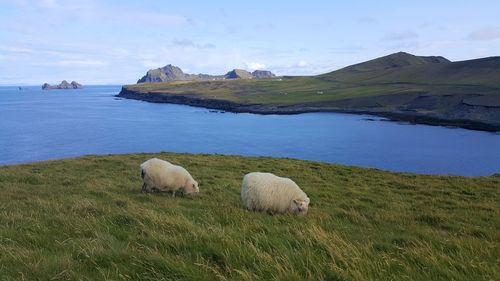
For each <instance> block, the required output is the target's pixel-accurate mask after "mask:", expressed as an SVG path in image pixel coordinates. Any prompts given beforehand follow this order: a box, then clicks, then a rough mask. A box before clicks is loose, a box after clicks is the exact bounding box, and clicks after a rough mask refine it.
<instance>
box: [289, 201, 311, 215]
mask: <svg viewBox="0 0 500 281" xmlns="http://www.w3.org/2000/svg"><path fill="white" fill-rule="evenodd" d="M309 202H310V200H309V198H307V197H306V199H294V200H293V201H292V204H291V206H290V208H291V210H292V213H293V214H294V215H305V214H307V210H308V209H309Z"/></svg>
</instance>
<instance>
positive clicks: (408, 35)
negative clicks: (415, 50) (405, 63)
mask: <svg viewBox="0 0 500 281" xmlns="http://www.w3.org/2000/svg"><path fill="white" fill-rule="evenodd" d="M417 37H418V34H417V33H415V32H414V31H410V30H408V31H399V32H390V33H387V34H386V35H385V36H384V37H383V38H382V39H383V40H384V41H403V40H408V39H415V38H417Z"/></svg>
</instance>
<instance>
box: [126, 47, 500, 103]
mask: <svg viewBox="0 0 500 281" xmlns="http://www.w3.org/2000/svg"><path fill="white" fill-rule="evenodd" d="M498 77H500V57H491V58H485V59H477V60H470V61H462V62H453V63H452V62H449V61H448V60H446V59H445V58H442V57H418V56H414V55H410V54H407V53H396V54H392V55H389V56H385V57H381V58H377V59H375V60H371V61H368V62H364V63H360V64H356V65H353V66H349V67H346V68H343V69H340V70H337V71H334V72H331V73H327V74H323V75H319V76H310V77H283V78H273V79H254V80H226V81H201V82H200V81H177V82H171V83H144V84H136V85H127V86H126V88H127V89H130V90H133V91H138V92H142V93H168V94H182V95H186V94H187V95H194V96H197V97H199V98H202V99H203V98H206V99H221V100H228V101H233V102H236V103H241V104H281V105H290V104H297V103H313V104H319V105H321V104H322V103H324V102H336V101H341V100H348V99H359V98H366V97H376V96H382V95H388V94H405V93H415V92H426V93H430V94H433V95H442V94H444V95H450V94H451V95H462V94H463V95H465V94H482V95H489V94H494V95H495V98H496V99H497V98H498V99H500V81H499V80H498ZM497 96H498V97H497Z"/></svg>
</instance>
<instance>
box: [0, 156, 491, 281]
mask: <svg viewBox="0 0 500 281" xmlns="http://www.w3.org/2000/svg"><path fill="white" fill-rule="evenodd" d="M153 156H154V157H159V158H163V159H168V160H169V161H171V162H173V163H176V164H180V165H183V166H184V167H186V168H187V169H188V170H189V171H190V172H191V174H192V175H193V176H194V177H195V178H196V179H197V180H198V181H199V182H200V190H201V193H200V195H199V196H197V197H187V198H186V197H184V198H182V197H176V198H171V197H170V196H167V195H164V194H142V193H140V189H141V181H140V176H139V168H138V167H139V164H140V163H142V162H143V161H145V160H146V159H149V158H150V157H153ZM250 171H267V172H273V173H275V174H277V175H281V176H288V177H291V178H292V179H294V180H295V181H296V182H297V183H298V184H299V185H300V186H301V187H302V188H303V190H304V191H305V192H306V193H307V194H308V195H309V197H310V198H311V206H310V210H309V213H308V215H307V216H305V217H294V216H291V215H269V214H265V213H264V214H263V213H253V212H249V211H246V210H245V209H244V208H243V206H242V204H241V202H240V197H239V188H240V183H241V179H242V177H243V175H244V174H245V173H247V172H250ZM499 188H500V177H499V176H491V177H481V178H464V177H450V176H427V175H414V174H402V173H390V172H384V171H380V170H375V169H363V168H357V167H349V166H339V165H333V164H325V163H316V162H309V161H299V160H292V159H275V158H244V157H238V156H220V155H190V154H171V153H161V154H135V155H111V156H86V157H80V158H75V159H65V160H57V161H48V162H41V163H33V164H23V165H14V166H0V192H1V193H0V194H1V195H0V280H499V276H500V273H499V268H500V266H499V265H500V264H499V261H500V249H499V245H500V243H499V242H500V219H499V218H500V214H499V206H500V200H499Z"/></svg>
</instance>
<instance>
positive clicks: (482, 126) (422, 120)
mask: <svg viewBox="0 0 500 281" xmlns="http://www.w3.org/2000/svg"><path fill="white" fill-rule="evenodd" d="M194 95H195V94H194V93H193V94H192V95H186V94H183V95H179V94H175V95H172V94H168V93H141V92H137V91H132V90H129V89H126V88H125V87H122V89H121V91H120V93H119V94H117V95H115V97H120V98H126V99H134V100H141V101H146V102H152V103H170V104H179V105H189V106H195V107H203V108H207V109H215V110H222V111H227V112H232V113H253V114H262V115H271V114H277V115H293V114H302V113H312V112H332V113H348V114H368V115H374V116H379V117H384V118H387V119H389V120H390V121H396V122H397V121H402V122H409V123H411V124H423V125H431V126H445V127H458V128H464V129H469V130H476V131H486V132H499V131H500V125H495V124H490V123H485V122H479V121H473V120H466V119H455V120H452V119H442V118H436V117H432V116H425V115H422V114H418V113H414V112H409V111H404V112H403V111H382V110H366V109H353V108H340V107H326V106H324V107H319V106H315V105H308V104H294V105H265V104H239V103H235V102H232V101H226V100H218V99H200V98H197V97H195V96H194Z"/></svg>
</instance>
